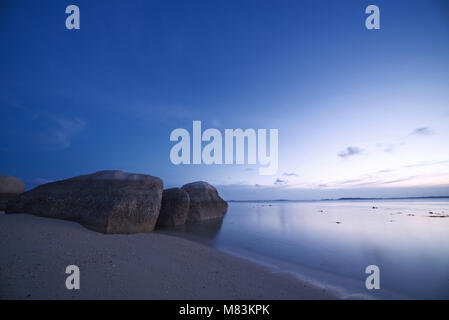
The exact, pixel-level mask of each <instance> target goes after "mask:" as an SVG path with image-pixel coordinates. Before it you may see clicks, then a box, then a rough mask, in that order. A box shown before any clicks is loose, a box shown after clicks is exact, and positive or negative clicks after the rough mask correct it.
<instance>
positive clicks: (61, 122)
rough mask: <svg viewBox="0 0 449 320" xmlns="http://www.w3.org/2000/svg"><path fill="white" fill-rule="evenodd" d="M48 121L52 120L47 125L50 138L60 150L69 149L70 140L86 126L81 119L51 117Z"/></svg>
mask: <svg viewBox="0 0 449 320" xmlns="http://www.w3.org/2000/svg"><path fill="white" fill-rule="evenodd" d="M50 119H51V120H52V121H51V123H50V124H49V125H50V127H51V129H50V138H51V139H53V140H54V142H55V143H57V144H58V145H59V146H61V147H62V148H68V147H70V144H71V138H72V137H73V136H74V135H75V134H77V133H78V132H80V131H81V130H82V129H83V128H84V127H85V126H86V121H84V120H83V119H81V118H73V119H71V118H66V117H61V116H54V115H52V116H50Z"/></svg>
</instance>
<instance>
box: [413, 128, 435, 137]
mask: <svg viewBox="0 0 449 320" xmlns="http://www.w3.org/2000/svg"><path fill="white" fill-rule="evenodd" d="M413 134H416V135H420V136H430V135H431V134H433V130H432V129H431V128H430V127H421V128H416V129H415V130H413Z"/></svg>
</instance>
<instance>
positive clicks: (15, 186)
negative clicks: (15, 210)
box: [0, 176, 25, 211]
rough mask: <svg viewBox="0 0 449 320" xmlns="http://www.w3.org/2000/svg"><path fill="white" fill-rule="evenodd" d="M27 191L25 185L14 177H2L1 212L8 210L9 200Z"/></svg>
mask: <svg viewBox="0 0 449 320" xmlns="http://www.w3.org/2000/svg"><path fill="white" fill-rule="evenodd" d="M24 191H25V184H24V183H23V182H22V181H20V180H19V179H17V178H15V177H12V176H0V211H3V210H5V209H6V205H7V203H8V201H9V200H11V199H14V198H15V197H16V196H17V195H19V194H21V193H22V192H24Z"/></svg>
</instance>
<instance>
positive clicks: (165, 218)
mask: <svg viewBox="0 0 449 320" xmlns="http://www.w3.org/2000/svg"><path fill="white" fill-rule="evenodd" d="M189 206H190V197H189V194H188V193H187V192H186V191H184V190H183V189H180V188H172V189H166V190H164V192H163V193H162V205H161V211H160V212H159V218H158V220H157V227H158V228H159V227H176V226H181V225H183V224H185V223H186V221H187V215H188V213H189Z"/></svg>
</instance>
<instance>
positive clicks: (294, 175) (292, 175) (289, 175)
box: [284, 172, 299, 177]
mask: <svg viewBox="0 0 449 320" xmlns="http://www.w3.org/2000/svg"><path fill="white" fill-rule="evenodd" d="M284 176H286V177H299V175H298V174H297V173H294V172H284Z"/></svg>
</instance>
